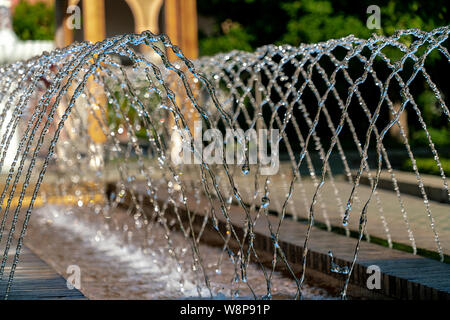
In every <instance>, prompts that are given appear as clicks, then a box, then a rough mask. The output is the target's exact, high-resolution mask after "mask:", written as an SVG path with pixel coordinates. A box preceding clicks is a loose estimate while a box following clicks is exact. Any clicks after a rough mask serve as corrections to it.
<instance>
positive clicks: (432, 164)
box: [402, 158, 450, 177]
mask: <svg viewBox="0 0 450 320" xmlns="http://www.w3.org/2000/svg"><path fill="white" fill-rule="evenodd" d="M439 160H440V162H441V165H442V169H443V170H444V173H445V175H446V176H447V177H448V176H449V175H450V159H446V158H440V159H439ZM416 165H417V169H418V170H419V172H420V173H427V174H433V175H440V174H441V173H440V171H439V168H438V166H437V165H436V161H435V160H434V159H432V158H416ZM402 169H403V170H407V171H412V163H411V160H410V159H408V160H406V161H405V162H404V163H403V168H402Z"/></svg>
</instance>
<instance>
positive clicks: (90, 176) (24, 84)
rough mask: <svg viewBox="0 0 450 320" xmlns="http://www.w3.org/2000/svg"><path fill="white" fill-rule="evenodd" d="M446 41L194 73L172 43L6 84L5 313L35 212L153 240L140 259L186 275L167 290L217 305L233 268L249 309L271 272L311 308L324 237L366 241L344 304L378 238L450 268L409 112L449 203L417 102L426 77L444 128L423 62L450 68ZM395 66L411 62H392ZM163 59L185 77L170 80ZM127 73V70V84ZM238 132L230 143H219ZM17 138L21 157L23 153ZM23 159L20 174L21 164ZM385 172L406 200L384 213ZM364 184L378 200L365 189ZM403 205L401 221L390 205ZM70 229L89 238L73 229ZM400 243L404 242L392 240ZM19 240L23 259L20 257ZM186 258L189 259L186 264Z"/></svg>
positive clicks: (271, 57)
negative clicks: (221, 278) (189, 291)
mask: <svg viewBox="0 0 450 320" xmlns="http://www.w3.org/2000/svg"><path fill="white" fill-rule="evenodd" d="M449 30H450V29H449V28H448V27H442V28H438V29H435V30H432V31H430V32H423V31H420V30H399V31H397V32H396V33H395V34H394V35H392V36H391V37H382V36H377V35H374V36H373V37H371V38H370V39H367V40H362V39H357V38H355V37H353V36H348V37H346V38H342V39H337V40H330V41H328V42H325V43H318V44H312V45H301V46H299V47H291V46H273V45H269V46H265V47H262V48H259V49H258V50H256V51H255V52H253V53H246V52H239V51H233V52H229V53H226V54H220V55H217V56H214V57H206V58H201V59H199V60H197V61H193V62H191V61H189V60H187V59H186V58H185V57H184V55H183V53H182V52H181V51H180V49H179V48H178V47H176V46H175V45H173V44H172V43H171V42H170V40H169V39H168V38H167V37H166V36H165V35H160V36H157V35H154V34H152V33H150V32H144V33H142V34H127V35H122V36H116V37H113V38H110V39H106V40H105V41H102V42H99V43H95V44H93V43H88V42H83V43H75V44H72V45H71V46H69V47H67V48H64V49H56V50H54V51H51V52H46V53H44V54H42V55H41V56H39V57H35V58H32V59H30V60H27V61H20V62H16V63H13V64H10V65H7V66H2V67H0V103H2V106H3V107H2V110H1V112H2V115H1V117H0V127H1V132H2V135H1V137H0V138H1V142H0V155H1V159H0V167H1V168H2V171H3V172H5V173H6V174H5V175H4V176H2V180H1V181H2V186H1V187H2V193H1V196H0V202H1V203H2V207H1V211H2V222H1V229H0V244H3V245H4V253H3V255H2V262H1V266H0V276H1V278H2V279H6V280H5V281H7V284H6V286H5V290H6V291H5V297H6V298H7V297H8V294H9V292H10V290H11V286H13V279H14V274H15V271H16V268H17V265H18V263H19V257H20V252H21V248H22V246H23V241H24V237H25V233H26V231H27V227H28V224H29V222H30V218H31V216H32V214H33V211H34V210H35V209H34V208H35V207H40V208H39V210H41V208H42V210H44V211H45V210H46V209H45V208H53V209H48V210H49V211H52V210H53V211H54V210H55V209H54V208H61V209H56V211H58V210H61V212H64V210H66V209H64V208H67V207H75V208H78V209H77V210H75V211H74V210H69V211H70V212H71V214H74V213H73V212H76V214H78V215H80V216H82V217H84V219H87V221H89V219H96V220H99V219H100V220H101V221H104V222H103V223H104V226H105V228H104V230H103V229H102V230H103V231H102V230H99V232H100V231H101V232H100V233H99V235H98V237H99V241H111V237H108V236H105V237H104V236H103V234H104V232H107V231H105V230H113V229H114V230H123V232H124V234H127V235H128V234H129V236H130V237H133V232H131V231H130V230H135V233H136V234H143V235H142V248H147V247H148V248H151V247H152V243H157V245H158V246H162V245H163V244H162V243H163V242H164V243H165V245H164V246H165V249H166V250H167V252H169V254H170V256H171V258H172V259H173V265H172V266H173V269H175V270H174V272H175V271H176V272H175V273H176V274H178V275H177V276H174V275H172V276H171V277H181V278H183V275H184V274H187V273H189V274H193V275H194V276H193V279H196V280H195V281H194V284H192V286H191V288H194V289H193V290H194V291H196V292H197V293H198V295H199V296H201V297H215V296H217V294H218V292H217V290H216V287H215V285H214V273H216V274H220V273H221V272H222V265H226V269H227V270H228V271H230V270H232V272H231V274H232V275H231V276H230V277H231V278H232V281H231V282H232V283H233V286H232V289H231V291H232V293H231V297H238V296H239V295H240V294H241V292H246V293H245V295H248V296H249V297H252V298H263V299H271V298H272V297H273V286H272V282H273V281H275V280H274V279H275V278H276V273H275V271H276V270H278V269H279V268H280V267H281V268H283V270H284V271H285V272H287V273H288V274H289V275H290V276H291V278H292V283H293V285H294V288H295V289H294V292H293V295H292V296H291V298H301V297H302V295H303V290H304V288H305V279H306V277H307V275H308V269H309V266H310V264H309V263H308V259H309V257H310V255H311V254H310V251H309V249H310V248H311V246H312V245H313V244H314V243H313V242H312V240H311V239H312V238H311V234H314V232H315V230H316V229H315V226H320V225H323V226H324V228H325V229H327V230H329V231H332V230H333V229H335V228H336V226H339V227H340V228H342V229H343V230H344V232H345V234H346V235H347V236H350V235H351V234H352V232H353V233H355V232H356V241H355V243H354V246H353V247H352V249H351V252H349V253H348V254H351V256H352V259H351V263H349V264H348V265H347V266H340V265H339V263H340V262H339V260H338V259H336V261H335V260H333V254H332V253H330V257H331V259H332V260H331V265H330V268H329V269H332V270H331V272H334V273H337V274H339V275H341V276H343V277H344V278H343V279H345V281H344V284H343V288H342V293H341V295H342V297H344V298H345V297H346V296H347V290H348V286H349V284H350V280H351V276H352V272H353V271H354V268H355V264H356V261H357V258H358V256H359V254H360V248H361V244H362V243H363V239H365V240H367V241H370V240H371V233H372V232H371V230H374V232H375V233H376V232H377V231H380V232H379V233H378V234H376V236H377V237H379V238H383V239H386V242H387V243H388V245H389V246H391V247H392V246H393V244H395V243H396V242H402V241H403V240H402V239H400V240H399V239H397V238H396V237H400V236H402V235H405V237H406V239H407V240H406V241H407V242H409V243H406V245H409V246H410V247H411V250H412V252H413V253H414V254H416V253H417V251H418V249H419V248H422V247H426V246H429V242H430V241H429V239H431V243H432V244H431V246H434V247H433V248H432V249H431V250H433V251H434V252H436V253H437V255H438V257H439V259H440V260H441V261H444V259H445V257H446V255H447V254H448V250H449V249H450V243H449V242H448V234H443V231H442V232H440V230H439V227H440V222H441V221H442V220H439V222H437V220H436V217H435V211H434V204H432V203H430V201H429V200H428V197H427V192H426V189H425V186H424V183H423V179H422V175H421V173H420V172H419V171H418V168H417V166H416V165H415V157H414V154H413V150H412V149H411V146H410V144H409V142H408V137H407V135H406V134H405V129H404V128H403V127H402V123H401V122H400V121H399V118H400V116H401V114H402V113H403V112H405V109H407V108H408V109H409V110H411V111H412V112H410V113H409V115H410V116H414V117H416V119H417V121H418V122H419V123H420V125H421V127H422V128H423V131H424V132H425V134H426V137H427V139H428V141H429V145H430V146H429V151H428V152H429V153H430V154H431V155H432V156H433V157H434V160H435V163H436V166H437V167H438V168H439V171H440V176H441V181H442V186H443V189H444V190H445V192H446V195H448V196H449V198H450V194H449V192H448V183H447V178H446V175H445V172H444V169H443V167H442V164H441V161H440V158H439V154H438V151H437V148H436V147H435V146H434V144H433V142H432V139H431V136H430V134H429V133H428V130H427V123H426V122H425V120H424V118H423V116H422V115H421V112H420V108H419V105H418V103H417V100H416V99H417V97H414V94H413V91H411V90H410V87H411V86H412V85H413V84H414V80H415V79H417V78H418V77H419V75H420V77H423V79H424V83H425V84H426V86H427V87H428V88H429V90H431V91H432V92H433V94H434V97H435V99H436V101H437V105H438V106H439V108H440V110H441V112H442V115H441V116H442V117H443V118H444V120H445V121H448V119H449V113H448V107H447V105H446V102H445V98H446V97H445V96H444V95H443V94H442V92H441V91H440V89H439V87H438V85H437V84H436V83H435V82H433V79H432V78H431V76H430V73H429V71H428V70H426V68H425V61H426V60H427V58H428V57H430V56H432V55H434V56H436V55H439V56H441V57H442V58H443V59H444V60H445V61H447V62H448V61H449V59H450V55H449V53H448V50H447V47H446V45H447V44H448V36H449ZM405 39H407V40H408V41H409V44H408V45H406V44H405ZM139 45H145V46H147V47H148V48H149V49H151V50H152V51H153V52H154V53H155V56H157V57H158V58H157V59H154V60H152V61H150V60H149V59H147V58H145V57H144V56H142V55H141V54H139V53H138V52H136V51H135V50H134V48H136V47H137V46H139ZM387 49H393V50H395V51H396V53H397V55H399V56H400V57H399V58H397V59H395V60H394V59H393V58H392V57H391V56H390V54H389V52H387ZM166 51H172V52H174V53H175V55H176V56H177V57H178V58H179V60H178V61H176V62H170V61H169V60H168V58H167V54H166ZM119 56H122V57H125V58H127V59H129V60H130V61H131V62H132V64H131V66H123V65H122V64H121V62H120V59H118V57H119ZM349 66H356V67H355V68H349ZM358 68H359V71H355V70H357V69H358ZM367 97H368V98H367ZM398 101H400V107H399V108H398V107H396V103H398ZM352 113H355V114H357V115H358V118H355V116H352ZM6 114H10V115H11V116H10V117H6ZM383 114H384V115H385V116H382V115H383ZM386 115H387V116H386ZM394 126H397V127H399V131H400V136H401V145H402V147H403V149H404V151H403V153H405V154H406V157H408V158H410V160H411V161H412V163H413V171H414V175H415V177H416V178H417V185H418V188H419V189H420V192H421V195H422V198H423V201H422V202H423V207H422V208H421V209H419V211H420V212H421V216H420V217H421V218H420V219H421V220H420V221H421V223H422V224H423V219H422V217H425V218H427V219H428V223H429V225H428V226H427V228H428V227H429V229H430V230H427V233H426V235H425V236H424V237H423V238H424V239H425V240H424V242H423V243H422V238H418V236H417V235H416V234H415V233H414V230H415V228H416V225H415V224H413V223H412V222H411V221H412V220H411V217H410V216H409V215H408V206H407V201H406V200H405V196H404V195H403V194H401V192H400V189H399V188H398V181H397V179H396V173H395V170H394V167H393V165H392V161H393V159H392V158H393V157H392V156H391V155H390V149H389V148H388V146H387V145H386V143H385V137H386V135H387V133H388V132H389V130H390V129H391V128H392V127H394ZM227 130H228V133H231V134H230V135H228V137H225V138H223V136H226V134H225V132H227ZM14 136H17V137H18V140H17V141H18V144H17V145H13V144H12V143H11V141H13V139H14ZM349 150H352V153H351V152H350V151H349ZM11 151H12V152H13V154H14V158H13V160H12V161H11V162H10V163H8V162H6V161H5V158H6V155H7V154H8V153H9V152H11ZM350 153H351V154H352V156H353V158H350V157H349V156H348V155H349V154H350ZM269 154H270V156H268V155H269ZM230 155H231V156H230ZM234 155H236V161H234V160H235V158H234ZM355 159H356V160H355ZM372 169H374V170H372ZM383 170H387V172H388V173H389V175H390V178H391V182H392V184H393V185H394V189H395V191H394V192H390V193H389V194H388V195H386V192H385V193H383V192H381V191H380V190H378V189H377V183H378V181H379V178H380V175H381V172H382V171H383ZM364 174H365V175H367V176H368V179H369V181H370V187H364V186H362V185H360V180H361V178H362V177H363V175H364ZM391 194H392V195H393V198H389V199H391V200H392V199H395V204H396V208H397V209H396V211H395V212H392V211H390V210H391V208H392V205H391V204H389V205H388V204H387V202H385V201H384V199H385V198H384V197H392V196H391ZM372 200H374V201H372ZM391 202H392V201H391ZM55 206H56V207H55ZM384 206H388V209H389V210H388V211H386V210H385V209H384ZM123 210H125V211H126V213H127V215H126V216H127V217H129V218H130V217H131V220H132V223H133V224H134V225H133V226H132V228H131V229H130V221H129V219H124V218H122V216H120V215H119V213H118V211H122V212H123ZM53 211H52V212H53ZM395 214H399V217H400V220H401V222H400V223H398V224H397V225H396V226H394V227H395V228H397V227H398V229H395V228H394V227H392V226H391V225H390V224H389V221H394V222H395V221H397V220H398V219H397V220H394V218H393V217H394V215H395ZM391 217H392V218H391ZM290 221H295V222H296V223H297V222H298V223H299V224H300V223H303V225H304V226H306V233H305V235H304V243H303V251H302V252H301V254H300V255H297V256H296V257H295V259H296V261H298V262H299V265H300V266H301V271H298V270H297V269H295V266H294V263H292V261H291V259H290V257H291V256H292V255H293V254H292V253H291V252H288V251H287V249H286V247H285V246H284V244H283V243H284V242H285V241H287V240H283V239H282V238H283V236H285V235H284V232H290V233H293V234H295V230H293V229H292V228H291V229H289V230H288V229H284V228H285V226H286V225H287V224H289V225H291V222H290ZM369 221H370V222H369ZM414 221H415V220H414ZM368 222H369V223H368ZM372 225H373V226H374V229H370V226H372ZM67 228H68V229H69V230H70V229H73V230H77V226H76V225H73V226H70V225H69V226H67ZM393 228H394V229H395V230H401V231H399V232H395V233H393V232H391V229H393ZM16 230H17V231H16ZM369 231H370V232H369ZM102 232H103V233H102ZM130 232H131V233H130ZM262 234H265V235H266V238H267V239H270V245H267V243H266V244H265V246H266V247H267V248H266V249H267V250H266V251H268V252H270V253H269V259H268V258H267V256H266V257H263V256H262V254H261V252H260V250H259V244H260V243H261V242H264V241H265V240H264V239H265V238H264V239H263V237H262ZM13 237H17V247H16V251H15V253H14V255H12V257H11V256H8V252H9V250H10V248H11V244H12V241H13ZM155 237H156V238H157V239H159V240H158V241H156V242H155V241H154V240H152V239H155ZM161 238H163V239H164V241H161ZM212 238H214V239H215V240H214V241H215V243H216V245H218V246H219V247H220V248H221V249H220V250H218V251H217V252H216V255H217V256H216V257H214V258H215V259H216V261H217V262H216V263H215V264H212V265H211V266H210V265H208V264H207V263H205V261H206V260H207V261H211V256H205V255H204V254H203V252H207V250H206V249H204V248H203V247H202V243H203V242H208V241H210V239H212ZM101 239H109V240H101ZM181 244H184V245H185V249H186V250H185V251H183V254H181V253H180V250H178V249H177V247H179V246H181ZM186 252H189V253H190V256H189V255H188V254H187V253H186ZM208 252H209V251H208ZM326 252H328V250H327V251H326ZM147 267H148V266H147ZM6 271H9V275H8V276H7V272H6ZM249 273H250V274H249ZM254 273H258V274H259V275H260V277H259V278H258V279H259V280H258V281H259V282H261V281H262V282H263V283H264V286H263V287H264V288H263V289H264V291H265V292H261V289H260V288H259V289H258V290H255V287H261V283H252V282H254V281H256V280H255V279H256V277H254ZM177 279H178V278H177ZM239 285H240V286H241V287H242V288H241V287H239ZM181 287H183V286H181ZM237 288H241V289H237Z"/></svg>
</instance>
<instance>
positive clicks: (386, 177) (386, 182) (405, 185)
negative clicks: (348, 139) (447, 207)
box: [352, 170, 450, 203]
mask: <svg viewBox="0 0 450 320" xmlns="http://www.w3.org/2000/svg"><path fill="white" fill-rule="evenodd" d="M371 173H372V177H375V175H376V172H375V171H372V172H371ZM394 174H395V178H396V179H397V185H398V188H399V190H400V193H403V194H409V195H412V196H416V197H419V198H422V194H421V193H420V189H419V186H418V184H417V180H416V175H415V174H414V173H410V172H404V171H397V170H394ZM355 177H356V172H352V178H353V179H354V178H355ZM421 177H422V179H423V183H424V189H425V192H426V194H427V197H428V199H429V200H433V201H437V202H441V203H450V198H449V196H448V192H447V191H446V190H445V189H444V182H443V180H442V179H441V177H439V176H432V175H428V174H421ZM360 183H361V184H365V185H368V186H370V180H369V178H368V176H367V174H366V173H364V174H363V175H362V176H361V180H360ZM377 188H378V189H385V190H390V191H395V190H394V185H393V183H392V180H391V175H390V174H389V173H388V172H387V171H382V173H381V175H380V179H379V180H378V185H377Z"/></svg>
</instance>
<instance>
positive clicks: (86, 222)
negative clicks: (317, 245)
mask: <svg viewBox="0 0 450 320" xmlns="http://www.w3.org/2000/svg"><path fill="white" fill-rule="evenodd" d="M105 221H106V222H105ZM167 235H169V237H170V241H171V243H172V245H171V246H168V240H167ZM25 244H26V245H27V246H28V247H29V248H30V249H32V250H33V251H34V252H35V253H36V254H37V255H39V256H40V257H41V258H42V259H43V260H44V261H46V262H47V263H48V264H49V265H51V266H52V267H53V268H54V269H55V270H56V271H57V272H58V273H60V274H61V275H63V276H64V277H66V278H67V276H68V275H69V273H68V272H70V273H72V272H73V271H72V270H73V269H70V268H69V266H73V265H76V266H78V267H79V268H80V271H81V273H80V275H81V277H80V279H81V288H80V290H81V291H82V292H83V294H84V295H85V296H87V297H88V298H89V299H184V298H200V297H201V298H211V294H210V291H209V290H208V289H207V286H206V285H205V282H204V277H203V273H202V272H200V270H197V271H195V270H193V268H192V254H191V249H190V247H189V245H188V243H187V242H186V240H185V239H184V237H183V236H182V234H181V233H180V232H170V233H166V232H165V230H164V228H163V227H162V226H160V225H157V224H155V225H154V226H153V227H152V228H151V230H148V229H147V230H145V228H143V227H142V226H139V224H136V223H135V221H134V219H133V218H132V216H130V215H129V214H128V213H127V212H126V211H124V210H121V209H115V210H113V211H112V212H108V214H107V216H106V220H105V217H104V214H102V213H97V214H96V213H95V210H93V209H92V210H91V209H88V208H76V207H67V206H56V205H46V206H44V207H41V208H38V209H36V210H34V212H33V214H32V218H31V221H30V225H29V228H28V231H27V235H26V238H25ZM199 250H200V253H201V257H202V259H203V261H202V262H203V265H204V266H205V270H204V272H205V273H206V274H207V275H208V278H209V279H210V282H211V286H210V287H211V292H212V298H214V299H230V298H234V299H236V298H254V294H255V295H256V296H257V297H262V296H264V295H265V294H267V287H266V283H267V282H266V280H265V277H264V274H263V272H262V271H261V269H260V268H259V267H258V266H257V265H256V264H250V265H249V266H248V275H247V282H245V283H244V282H243V281H242V280H240V279H236V275H235V272H234V264H233V263H232V262H231V261H230V260H229V259H228V256H227V255H226V254H222V250H221V249H220V248H217V247H212V246H209V245H205V244H200V246H199ZM221 256H222V263H221V264H220V268H218V261H219V259H220V257H221ZM271 283H272V294H273V297H274V298H282V299H289V298H293V297H294V296H295V293H296V286H295V283H294V281H293V280H292V279H290V278H287V277H285V276H283V275H282V274H280V273H278V272H275V273H274V274H273V276H272V282H271ZM249 287H251V289H252V290H253V292H254V294H253V293H252V291H251V290H250V289H249ZM303 295H304V298H305V299H333V297H332V296H331V295H330V294H329V293H328V292H327V291H326V290H324V289H321V288H317V287H312V286H309V285H308V284H306V285H305V287H304V290H303Z"/></svg>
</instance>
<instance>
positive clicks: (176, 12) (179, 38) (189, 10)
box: [164, 0, 200, 148]
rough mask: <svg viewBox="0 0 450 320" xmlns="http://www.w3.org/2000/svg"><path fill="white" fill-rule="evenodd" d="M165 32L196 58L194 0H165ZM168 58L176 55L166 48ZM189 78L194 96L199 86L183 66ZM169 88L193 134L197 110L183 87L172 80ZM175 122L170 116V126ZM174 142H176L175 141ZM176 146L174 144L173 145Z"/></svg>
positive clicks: (191, 56) (187, 55)
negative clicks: (173, 93) (174, 95)
mask: <svg viewBox="0 0 450 320" xmlns="http://www.w3.org/2000/svg"><path fill="white" fill-rule="evenodd" d="M164 4H165V12H164V13H165V24H166V25H165V32H166V34H167V35H168V36H169V38H170V40H171V42H172V43H173V44H175V45H177V46H178V47H180V49H181V51H182V52H183V54H184V56H185V57H186V58H188V59H190V60H193V59H197V58H198V37H197V32H198V31H197V5H196V0H165V2H164ZM167 51H168V52H167V53H168V57H169V59H170V60H172V61H174V60H177V59H178V57H177V56H176V55H175V54H174V53H173V52H172V51H171V50H170V49H169V50H167ZM183 71H185V72H186V74H187V76H188V78H189V80H190V81H189V85H190V87H191V89H192V93H193V94H194V96H198V92H199V90H198V89H199V87H198V84H196V83H195V80H197V79H195V80H194V76H193V75H191V74H190V73H189V72H188V71H187V69H186V68H183ZM171 89H172V90H173V92H175V94H176V98H175V99H176V103H177V104H178V106H179V107H180V109H181V111H182V113H183V116H184V118H185V119H186V122H187V125H188V127H189V130H190V131H191V134H192V135H194V134H195V132H194V131H195V130H194V123H195V121H197V120H199V119H200V115H199V113H198V112H197V110H195V109H194V107H193V105H192V103H191V102H190V101H189V99H188V97H187V95H186V92H185V90H184V87H183V86H182V85H179V83H178V82H177V81H174V82H172V84H171ZM174 124H175V119H174V118H173V117H170V127H172V126H173V125H174ZM175 144H176V142H175ZM173 147H175V148H176V146H173Z"/></svg>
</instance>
